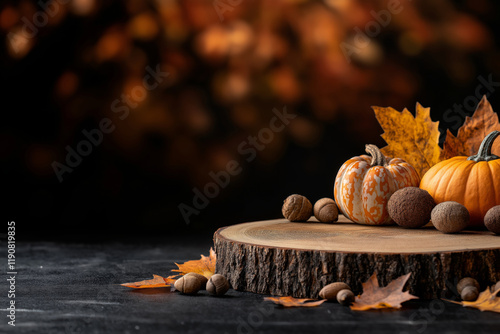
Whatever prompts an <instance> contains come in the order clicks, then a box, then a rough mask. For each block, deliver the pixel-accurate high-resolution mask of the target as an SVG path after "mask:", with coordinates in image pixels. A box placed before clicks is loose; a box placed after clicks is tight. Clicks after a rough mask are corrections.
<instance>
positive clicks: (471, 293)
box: [457, 277, 500, 302]
mask: <svg viewBox="0 0 500 334" xmlns="http://www.w3.org/2000/svg"><path fill="white" fill-rule="evenodd" d="M479 289H480V286H479V283H478V282H477V281H476V280H475V279H474V278H471V277H465V278H462V279H461V280H460V281H459V282H458V284H457V291H458V293H459V294H460V297H462V300H465V301H467V302H473V301H475V300H476V299H477V297H479ZM498 289H500V281H498V282H497V283H496V284H495V285H493V286H492V287H491V291H498Z"/></svg>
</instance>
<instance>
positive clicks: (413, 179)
mask: <svg viewBox="0 0 500 334" xmlns="http://www.w3.org/2000/svg"><path fill="white" fill-rule="evenodd" d="M366 152H367V153H369V154H370V155H371V156H368V155H361V156H359V157H354V158H351V159H349V160H347V161H346V162H345V163H344V164H343V165H342V167H341V168H340V170H339V172H338V174H337V177H336V178H335V187H334V196H335V202H337V206H338V207H339V209H340V210H341V211H342V213H343V214H344V215H345V216H346V217H348V218H349V219H350V220H352V221H354V222H356V223H360V224H367V225H388V224H392V220H391V218H390V217H389V214H388V212H387V202H388V201H389V198H390V197H391V195H392V194H393V193H394V192H395V191H396V190H398V189H401V188H404V187H418V185H419V183H420V177H419V175H418V173H417V171H416V170H415V168H413V167H412V166H411V165H410V164H409V163H407V162H406V161H404V160H403V159H392V160H390V161H389V162H387V159H386V157H385V156H384V155H383V154H382V152H380V150H379V149H378V147H377V146H375V145H366Z"/></svg>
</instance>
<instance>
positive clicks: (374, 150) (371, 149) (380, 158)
mask: <svg viewBox="0 0 500 334" xmlns="http://www.w3.org/2000/svg"><path fill="white" fill-rule="evenodd" d="M365 150H366V153H368V154H369V155H371V156H372V162H371V166H372V167H373V166H385V165H387V161H386V160H385V156H384V155H383V154H382V152H380V149H379V148H378V147H377V146H375V145H372V144H368V145H366V146H365Z"/></svg>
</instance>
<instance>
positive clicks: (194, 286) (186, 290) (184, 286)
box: [174, 275, 201, 295]
mask: <svg viewBox="0 0 500 334" xmlns="http://www.w3.org/2000/svg"><path fill="white" fill-rule="evenodd" d="M174 287H175V289H176V290H177V291H179V292H181V293H183V294H186V295H194V294H196V293H197V292H198V291H200V289H201V283H200V280H199V279H198V278H197V277H196V276H193V275H184V276H182V277H181V278H179V279H178V280H177V281H175V283H174Z"/></svg>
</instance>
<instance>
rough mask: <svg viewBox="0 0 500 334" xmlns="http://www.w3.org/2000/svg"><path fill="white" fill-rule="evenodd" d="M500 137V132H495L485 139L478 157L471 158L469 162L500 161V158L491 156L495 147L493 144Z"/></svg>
mask: <svg viewBox="0 0 500 334" xmlns="http://www.w3.org/2000/svg"><path fill="white" fill-rule="evenodd" d="M498 135H500V131H493V132H491V133H490V134H489V135H487V136H486V138H484V139H483V142H482V143H481V146H479V151H478V152H477V154H476V155H473V156H470V157H468V158H467V160H473V161H475V162H479V161H491V160H496V159H500V157H498V156H496V155H494V154H491V147H492V146H493V142H494V141H495V139H496V138H497V137H498Z"/></svg>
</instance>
